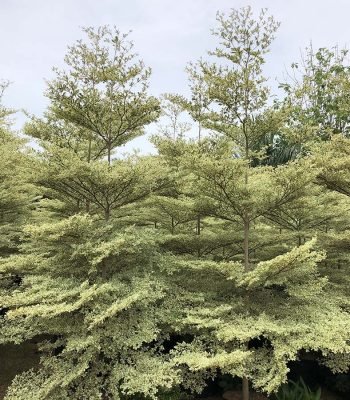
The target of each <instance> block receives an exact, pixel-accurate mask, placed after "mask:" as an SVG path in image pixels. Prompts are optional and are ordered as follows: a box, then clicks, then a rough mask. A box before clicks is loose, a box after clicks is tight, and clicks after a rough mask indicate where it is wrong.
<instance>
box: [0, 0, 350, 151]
mask: <svg viewBox="0 0 350 400" xmlns="http://www.w3.org/2000/svg"><path fill="white" fill-rule="evenodd" d="M248 4H250V5H251V6H252V7H253V9H255V10H256V11H257V12H258V11H259V10H260V8H262V7H267V8H268V9H269V12H270V14H272V15H274V16H275V17H276V19H278V20H279V21H280V22H281V27H280V29H279V31H278V33H277V39H276V40H275V42H274V44H273V47H272V53H271V55H270V56H269V58H268V64H267V65H266V71H267V73H268V75H269V76H270V77H271V81H273V80H274V79H275V77H281V76H282V73H283V71H284V70H285V67H288V66H289V65H290V64H291V62H293V61H297V60H298V59H299V55H300V50H301V49H303V48H305V47H306V46H307V45H308V44H309V42H310V40H312V42H313V45H314V48H317V47H321V46H332V45H335V44H339V45H340V46H343V45H347V44H348V43H349V42H350V24H349V16H350V0H333V1H329V0H251V1H239V0H0V55H1V63H0V78H2V79H8V80H10V81H12V82H13V84H12V85H11V87H10V88H9V89H8V90H7V92H6V95H5V99H4V102H5V104H6V105H7V106H11V107H14V108H17V109H21V108H24V109H26V110H27V111H29V112H30V113H33V114H36V115H38V116H39V115H41V114H42V112H43V110H44V109H45V106H46V104H47V101H46V99H45V97H44V96H43V91H44V90H45V81H44V79H49V78H50V77H52V72H51V68H52V66H62V65H63V63H62V60H63V57H64V54H65V52H66V48H67V45H69V44H72V43H73V42H74V41H75V40H76V39H79V38H81V37H82V36H83V35H82V33H81V30H80V27H81V26H98V25H104V24H111V25H116V26H117V27H118V28H119V29H120V30H121V31H129V30H132V31H133V33H132V35H131V37H132V39H133V40H134V41H135V48H136V50H137V51H138V52H139V54H140V55H141V56H142V58H143V59H144V60H145V62H146V64H147V65H149V66H150V67H152V70H153V76H152V80H151V92H152V94H154V95H159V94H160V93H164V92H179V93H184V92H185V91H186V88H187V83H186V75H185V73H184V67H185V66H186V63H188V62H189V61H191V60H192V61H194V60H197V59H198V58H199V57H200V56H203V55H205V52H206V50H208V49H210V48H211V47H212V46H213V43H214V42H213V39H212V37H211V35H210V29H211V28H212V27H214V26H215V13H216V11H217V10H220V11H228V10H229V9H230V8H232V7H233V8H237V7H241V6H244V5H248ZM23 121H24V117H23V115H21V114H18V116H17V122H16V125H15V126H16V127H17V128H19V127H20V126H21V125H22V124H23ZM133 146H136V147H139V148H141V149H142V150H148V149H149V145H148V144H147V141H146V140H145V139H136V141H135V142H134V143H133Z"/></svg>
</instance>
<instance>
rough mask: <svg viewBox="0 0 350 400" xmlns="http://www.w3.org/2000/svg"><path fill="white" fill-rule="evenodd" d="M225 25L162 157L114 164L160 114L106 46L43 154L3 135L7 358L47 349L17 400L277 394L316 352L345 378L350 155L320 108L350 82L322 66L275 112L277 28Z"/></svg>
mask: <svg viewBox="0 0 350 400" xmlns="http://www.w3.org/2000/svg"><path fill="white" fill-rule="evenodd" d="M217 23H218V24H217V27H216V29H215V30H214V36H215V37H217V38H218V39H219V44H218V46H217V47H216V48H215V50H214V51H212V52H210V53H209V55H210V57H211V58H210V60H208V61H203V60H201V61H199V62H198V63H197V64H190V66H189V67H188V72H189V76H190V90H191V95H192V97H191V99H190V100H189V99H186V98H184V97H183V96H181V95H165V96H163V98H162V100H163V104H162V106H163V109H162V111H163V117H166V118H168V119H169V120H170V124H168V125H165V126H163V128H162V129H163V130H162V132H161V134H163V136H162V135H158V136H154V137H153V142H154V144H155V145H156V147H157V149H158V154H157V155H154V156H143V157H141V156H138V155H137V154H134V155H129V156H127V157H124V158H121V157H115V158H114V159H113V158H112V156H113V154H115V152H117V155H119V150H118V148H119V147H120V146H122V145H123V144H125V143H127V142H128V141H129V140H131V139H133V138H135V137H137V136H139V135H141V134H142V133H143V132H144V128H145V126H147V125H149V124H150V123H151V122H153V121H155V120H156V119H157V118H158V116H159V114H160V102H159V101H158V100H157V99H155V98H153V97H152V96H149V95H148V81H149V77H150V70H149V69H148V68H146V67H145V66H144V64H143V62H142V61H141V60H139V59H138V58H137V57H136V55H135V54H134V53H133V44H132V43H131V42H129V40H128V38H127V35H123V34H121V33H120V32H119V31H117V30H115V29H110V28H108V27H101V28H99V29H97V30H95V29H93V28H87V29H85V30H84V32H85V33H86V35H87V39H88V40H87V42H84V41H78V42H77V43H76V44H75V45H73V46H71V47H70V48H69V50H68V53H67V56H66V58H65V61H66V64H67V68H66V69H65V70H62V71H58V70H56V78H55V79H54V80H52V81H51V82H49V86H48V90H47V96H48V97H49V99H50V101H51V103H50V105H49V108H48V111H47V112H46V113H45V114H44V117H43V118H37V117H32V118H31V120H30V122H29V123H27V124H26V127H25V132H26V133H27V134H28V135H30V136H31V137H32V138H35V139H36V140H38V143H39V144H40V146H41V149H40V152H37V153H35V152H31V153H29V152H27V151H25V150H24V142H23V141H22V140H21V139H19V138H16V137H15V136H14V135H13V134H12V133H11V132H10V131H9V128H8V125H7V123H5V122H6V121H5V119H3V121H4V122H3V123H2V124H1V130H0V141H1V148H0V217H1V219H0V233H1V240H0V252H1V253H0V277H1V284H0V295H1V298H0V301H1V302H0V306H1V309H0V310H1V316H0V322H1V323H0V341H1V343H22V342H25V341H26V340H29V339H33V338H35V339H36V340H37V341H38V342H39V351H40V357H41V361H40V367H39V368H37V369H32V370H28V371H25V372H24V373H22V374H19V375H18V376H17V377H16V378H15V380H14V381H13V383H12V385H11V386H10V388H9V389H8V393H7V396H6V399H7V400H12V399H13V400H14V399H16V400H22V399H23V400H26V399H28V394H29V393H30V396H31V397H32V398H33V399H38V400H39V399H42V400H44V399H52V400H55V399H57V400H58V399H59V400H62V399H68V398H71V399H77V400H78V399H79V400H80V399H83V398H89V399H103V398H110V399H123V400H124V399H130V398H132V399H163V398H168V399H176V398H181V399H183V398H186V396H187V395H185V394H183V393H182V392H181V391H182V390H184V392H186V393H188V392H189V393H192V394H198V393H200V392H201V391H202V390H203V388H204V387H205V386H206V384H207V382H208V380H209V379H214V378H215V377H217V376H230V377H235V379H238V378H243V381H242V382H243V386H244V384H245V385H246V384H247V382H248V381H249V382H250V384H251V386H252V387H254V388H255V389H258V390H262V391H265V392H267V393H273V392H276V391H278V388H279V387H280V386H281V384H283V382H285V381H286V377H287V373H288V364H289V362H290V361H295V360H297V359H298V357H299V354H300V352H301V351H317V352H319V354H320V355H321V357H320V362H322V363H323V364H324V365H327V366H328V367H329V368H331V369H332V370H333V371H334V372H345V371H347V369H348V367H349V354H350V346H349V332H350V318H349V312H350V302H349V287H350V285H349V283H350V275H349V273H348V268H346V266H347V265H348V263H349V261H350V257H349V254H348V248H349V226H348V220H349V216H350V215H349V211H350V204H349V194H350V192H349V183H350V175H349V173H350V165H349V154H350V150H349V149H350V147H349V143H350V142H349V140H350V139H348V138H347V137H346V129H347V122H346V119H344V118H345V117H344V115H345V114H344V115H343V114H341V113H340V109H341V107H345V103H344V101H343V100H344V98H342V99H339V101H338V99H337V101H336V104H337V109H336V110H333V111H332V112H334V113H335V115H336V122H334V121H335V120H333V116H332V117H329V112H330V110H329V107H330V103H331V101H330V100H329V98H328V97H327V96H326V97H325V96H323V94H322V93H319V92H318V91H319V88H320V87H322V85H323V84H324V82H327V83H329V87H328V86H327V91H331V90H334V91H336V90H338V88H339V87H341V88H342V90H343V91H345V89H346V87H347V86H346V85H347V84H346V82H347V73H348V70H347V68H345V67H344V68H343V67H341V68H340V66H341V65H343V64H342V60H337V63H336V65H338V64H339V65H338V67H339V68H335V67H334V65H333V61H334V57H333V55H332V54H331V53H327V52H326V51H320V52H319V53H317V60H318V64H317V68H316V69H315V70H313V71H312V74H309V75H307V76H304V77H303V80H302V85H301V86H300V87H299V86H298V87H297V88H293V87H289V86H288V87H287V86H286V87H285V88H286V90H287V99H284V101H282V102H276V103H275V104H274V106H273V107H270V106H269V88H268V86H267V82H266V79H265V77H264V76H263V73H262V69H263V64H264V62H265V57H266V54H267V53H268V51H269V49H270V45H271V43H272V40H273V38H274V35H275V32H276V30H277V28H278V25H279V24H278V23H277V22H276V21H275V20H274V19H273V18H272V17H269V16H268V15H267V13H266V10H262V12H261V13H260V14H259V15H258V17H254V14H253V12H252V10H251V8H250V7H246V8H243V9H240V10H232V11H231V12H230V13H229V14H227V15H224V14H220V13H219V14H218V15H217ZM213 60H214V61H213ZM338 61H339V62H338ZM310 65H311V64H310ZM330 66H332V67H330ZM339 85H340V86H339ZM315 88H316V89H317V90H316V92H315V90H314V89H315ZM332 93H333V92H332ZM341 93H342V92H341ZM304 95H305V96H306V97H307V98H308V99H309V103H310V104H311V103H312V104H311V105H312V107H311V106H310V107H309V108H307V107H306V108H305V109H304V108H302V107H300V103H299V102H300V101H301V99H302V98H304ZM315 96H316V97H315ZM332 96H333V94H332V95H331V98H332V99H333V97H332ZM341 96H342V94H341ZM341 96H340V97H341ZM318 101H319V102H320V104H321V105H322V107H323V108H322V107H321V110H322V113H321V114H322V115H321V114H317V112H316V111H317V107H318V104H319V103H318ZM332 101H333V100H332ZM342 101H343V102H342ZM313 102H316V106H315V104H314V103H313ZM342 110H343V109H342ZM344 110H345V108H344ZM344 110H343V111H344ZM183 111H186V112H188V113H189V115H190V116H191V118H192V119H193V120H194V121H195V122H196V123H197V124H198V138H196V140H187V139H186V137H185V132H186V130H187V128H188V126H187V125H186V124H184V123H183V122H181V121H180V116H181V114H182V112H183ZM4 113H5V112H4ZM344 113H345V111H344ZM5 114H6V113H5ZM5 114H4V115H5ZM6 115H7V114H6ZM328 117H329V118H331V119H332V121H333V122H334V124H333V122H332V121H331V122H332V124H333V125H334V126H333V125H332V124H328V122H327V121H328V120H327V118H328ZM4 118H5V117H4ZM340 120H341V122H339V121H340ZM1 121H2V120H1ZM338 122H339V123H338ZM339 124H343V125H341V128H339V126H338V125H339ZM330 127H331V128H332V129H333V128H334V129H333V131H334V132H338V131H339V132H341V135H334V136H333V137H332V138H331V140H328V139H329V137H330V136H329V135H328V133H329V132H330V130H329V129H330ZM299 128H300V129H299ZM301 128H302V129H301ZM316 128H317V129H316ZM338 128H339V129H338ZM343 128H344V129H343ZM202 129H207V130H208V129H210V130H211V131H212V132H211V133H210V134H208V132H206V133H207V134H206V136H205V137H203V135H202ZM337 129H338V130H337ZM333 131H332V132H333ZM320 137H321V138H322V141H321V140H318V139H319V138H320ZM315 139H316V140H315ZM106 157H107V160H106V159H105V158H106ZM14 179H15V183H14ZM180 388H181V390H180ZM294 395H296V396H299V397H297V398H300V399H301V400H303V399H316V398H317V396H319V394H318V393H316V394H315V393H313V392H311V391H310V390H309V389H308V388H307V387H306V386H305V384H304V383H303V382H302V381H301V382H299V383H293V385H292V387H289V386H283V387H282V389H281V390H280V392H279V393H278V394H277V396H282V397H280V398H281V399H284V400H287V399H289V398H292V397H288V396H294ZM283 396H284V397H283ZM300 396H301V397H300ZM303 396H304V397H303ZM305 396H306V397H305ZM312 396H313V397H312ZM293 398H294V397H293ZM245 400H247V399H245Z"/></svg>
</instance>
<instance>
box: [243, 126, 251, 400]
mask: <svg viewBox="0 0 350 400" xmlns="http://www.w3.org/2000/svg"><path fill="white" fill-rule="evenodd" d="M243 131H244V136H245V138H246V142H245V158H246V160H249V143H248V138H247V132H246V126H245V123H244V124H243ZM248 168H249V164H248ZM244 183H245V185H248V169H246V171H245V175H244ZM249 222H250V221H249V216H248V212H245V213H244V243H243V248H244V270H245V272H248V271H249V269H250V265H249ZM248 298H249V293H248V292H247V299H248ZM246 347H247V349H248V343H246ZM242 400H249V380H248V378H247V377H246V376H243V377H242Z"/></svg>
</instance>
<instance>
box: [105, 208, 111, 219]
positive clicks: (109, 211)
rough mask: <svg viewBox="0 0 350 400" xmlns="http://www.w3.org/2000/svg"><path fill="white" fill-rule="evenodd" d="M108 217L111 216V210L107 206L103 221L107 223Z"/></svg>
mask: <svg viewBox="0 0 350 400" xmlns="http://www.w3.org/2000/svg"><path fill="white" fill-rule="evenodd" d="M110 216H111V210H110V206H109V204H108V205H107V207H106V208H105V220H106V221H108V220H109V217H110Z"/></svg>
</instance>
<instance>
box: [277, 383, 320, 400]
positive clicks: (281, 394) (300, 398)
mask: <svg viewBox="0 0 350 400" xmlns="http://www.w3.org/2000/svg"><path fill="white" fill-rule="evenodd" d="M275 398H276V400H320V399H321V388H319V389H318V390H317V391H316V392H313V391H312V390H311V389H310V388H309V387H308V386H307V385H306V384H305V382H304V381H303V379H302V378H300V379H299V381H297V382H293V381H289V382H288V384H284V385H282V386H281V388H280V389H279V391H278V392H277V393H276V395H275Z"/></svg>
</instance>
